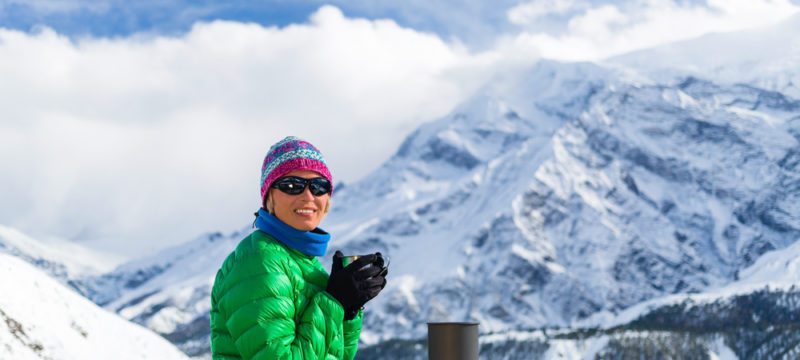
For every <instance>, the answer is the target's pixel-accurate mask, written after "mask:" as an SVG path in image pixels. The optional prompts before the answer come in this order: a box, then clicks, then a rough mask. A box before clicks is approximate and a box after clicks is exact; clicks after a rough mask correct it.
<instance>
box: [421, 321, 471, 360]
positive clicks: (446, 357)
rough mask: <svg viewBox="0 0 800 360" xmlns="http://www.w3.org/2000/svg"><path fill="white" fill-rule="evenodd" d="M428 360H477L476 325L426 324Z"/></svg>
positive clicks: (460, 323) (453, 323)
mask: <svg viewBox="0 0 800 360" xmlns="http://www.w3.org/2000/svg"><path fill="white" fill-rule="evenodd" d="M428 359H430V360H478V323H477V322H442V323H435V322H429V323H428Z"/></svg>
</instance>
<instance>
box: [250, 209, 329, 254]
mask: <svg viewBox="0 0 800 360" xmlns="http://www.w3.org/2000/svg"><path fill="white" fill-rule="evenodd" d="M256 227H257V228H258V229H259V230H261V231H263V232H265V233H267V234H270V235H272V236H273V237H275V238H276V239H278V241H280V242H282V243H284V244H286V245H287V246H289V247H291V248H292V249H295V250H297V251H299V252H301V253H303V254H306V255H310V256H322V255H325V250H327V249H328V241H330V240H331V234H328V233H327V232H325V230H322V229H320V228H316V229H314V230H311V231H301V230H297V229H295V228H293V227H291V226H289V225H287V224H286V223H284V222H283V221H281V220H280V219H278V218H277V217H275V216H274V215H272V214H270V213H268V212H267V211H266V210H264V209H263V208H262V209H259V210H258V218H256Z"/></svg>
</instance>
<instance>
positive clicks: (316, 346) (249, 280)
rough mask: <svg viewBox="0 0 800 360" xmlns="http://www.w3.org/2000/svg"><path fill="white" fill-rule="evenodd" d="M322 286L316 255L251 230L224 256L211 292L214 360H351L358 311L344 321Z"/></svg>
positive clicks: (325, 281) (325, 276) (323, 280)
mask: <svg viewBox="0 0 800 360" xmlns="http://www.w3.org/2000/svg"><path fill="white" fill-rule="evenodd" d="M327 284H328V273H327V272H326V271H325V269H323V268H322V265H321V264H320V263H319V260H317V258H316V257H314V256H309V255H305V254H303V253H301V252H299V251H296V250H294V249H292V248H290V247H288V246H286V245H284V244H283V243H281V242H280V241H277V240H276V239H275V238H273V237H272V236H270V235H268V234H266V233H264V232H263V231H261V230H256V231H253V233H251V234H250V235H249V236H247V237H246V238H244V239H243V240H242V241H241V242H240V243H239V245H238V246H237V247H236V250H234V252H233V253H231V254H230V255H229V256H228V258H227V259H225V262H224V263H223V264H222V267H221V268H220V269H219V271H218V272H217V278H216V280H215V281H214V288H213V289H212V290H211V353H212V356H213V358H214V359H215V360H217V359H329V360H332V359H348V360H350V359H353V357H355V355H356V347H357V346H358V337H359V335H360V334H361V319H362V317H363V312H359V314H358V316H356V318H355V319H353V320H347V321H343V320H342V319H343V318H344V309H343V308H342V305H341V304H340V303H339V301H337V300H336V299H334V298H333V297H332V296H331V295H330V294H328V292H326V291H325V288H326V286H327Z"/></svg>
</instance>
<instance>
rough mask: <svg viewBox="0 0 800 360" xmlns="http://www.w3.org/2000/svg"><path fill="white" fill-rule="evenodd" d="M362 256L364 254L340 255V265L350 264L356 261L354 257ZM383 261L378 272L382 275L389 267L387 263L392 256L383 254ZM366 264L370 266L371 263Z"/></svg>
mask: <svg viewBox="0 0 800 360" xmlns="http://www.w3.org/2000/svg"><path fill="white" fill-rule="evenodd" d="M362 256H364V255H349V256H342V267H347V265H350V264H352V263H353V261H356V259H358V258H360V257H362ZM383 261H384V264H383V270H382V271H381V272H380V275H384V274H385V273H386V271H387V270H388V268H389V263H390V262H391V261H392V258H390V257H389V256H386V255H383ZM367 266H371V265H367ZM365 267H366V266H365Z"/></svg>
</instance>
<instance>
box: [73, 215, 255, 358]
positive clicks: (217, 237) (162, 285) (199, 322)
mask: <svg viewBox="0 0 800 360" xmlns="http://www.w3.org/2000/svg"><path fill="white" fill-rule="evenodd" d="M245 231H248V230H247V229H245V230H243V231H241V232H234V233H233V234H231V235H228V236H223V235H221V234H218V233H216V234H207V235H204V236H200V237H198V238H196V239H194V240H192V241H190V242H188V243H186V244H183V245H180V246H176V247H173V248H169V249H166V250H164V251H162V252H160V253H158V254H157V255H155V256H152V257H147V258H144V259H140V260H136V261H132V262H129V263H126V264H123V265H121V266H119V267H117V268H116V269H114V271H111V272H108V273H106V274H103V275H102V276H95V277H88V278H84V279H83V280H82V282H81V287H82V288H84V289H87V296H88V297H89V298H90V299H92V300H93V301H95V302H96V303H97V304H100V305H102V306H103V307H105V308H106V309H108V310H109V311H113V312H116V313H118V314H120V315H121V316H123V317H125V318H127V319H129V320H131V321H133V322H136V323H138V324H141V325H144V326H146V327H148V328H150V329H152V330H153V331H155V332H157V333H159V334H161V335H162V336H164V337H165V338H167V339H169V340H170V341H172V342H173V343H175V344H176V345H178V346H179V347H180V348H181V349H182V350H183V351H184V352H186V353H187V354H189V355H202V354H205V353H207V352H208V351H209V334H210V330H209V325H208V324H209V311H210V310H211V300H210V294H211V286H212V285H213V283H214V277H215V275H216V271H217V269H218V268H219V266H220V264H222V261H223V260H224V259H225V257H226V256H227V255H228V254H229V253H230V252H231V251H232V250H233V248H234V247H235V246H236V244H238V242H239V240H241V238H242V237H244V234H246V232H245Z"/></svg>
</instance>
